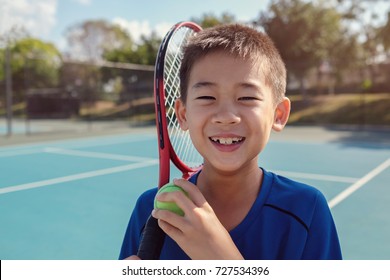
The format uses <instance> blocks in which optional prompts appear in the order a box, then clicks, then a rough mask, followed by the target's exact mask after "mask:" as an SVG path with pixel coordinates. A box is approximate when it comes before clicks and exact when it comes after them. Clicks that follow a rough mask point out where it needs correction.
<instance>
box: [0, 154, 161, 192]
mask: <svg viewBox="0 0 390 280" xmlns="http://www.w3.org/2000/svg"><path fill="white" fill-rule="evenodd" d="M157 163H158V160H150V161H144V162H139V163H133V164H128V165H123V166H118V167H112V168H106V169H100V170H95V171H90V172H85V173H79V174H74V175H69V176H64V177H58V178H54V179H48V180H43V181H37V182H32V183H27V184H21V185H15V186H10V187H5V188H1V189H0V195H1V194H5V193H11V192H16V191H23V190H29V189H34V188H40V187H44V186H48V185H54V184H60V183H65V182H70V181H77V180H81V179H87V178H91V177H96V176H102V175H108V174H113V173H118V172H123V171H128V170H133V169H137V168H142V167H147V166H151V165H155V164H157Z"/></svg>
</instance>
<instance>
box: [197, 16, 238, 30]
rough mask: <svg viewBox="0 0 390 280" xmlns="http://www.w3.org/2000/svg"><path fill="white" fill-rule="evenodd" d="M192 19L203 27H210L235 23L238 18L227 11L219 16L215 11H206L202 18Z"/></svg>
mask: <svg viewBox="0 0 390 280" xmlns="http://www.w3.org/2000/svg"><path fill="white" fill-rule="evenodd" d="M191 21H193V22H196V23H197V24H199V25H200V26H202V27H203V28H208V27H213V26H216V25H219V24H224V23H234V22H235V21H236V20H235V17H234V15H232V14H230V13H227V12H225V13H222V15H221V16H220V17H219V18H218V17H217V16H216V15H214V14H213V13H205V14H203V15H202V16H201V17H200V18H192V19H191Z"/></svg>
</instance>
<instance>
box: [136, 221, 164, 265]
mask: <svg viewBox="0 0 390 280" xmlns="http://www.w3.org/2000/svg"><path fill="white" fill-rule="evenodd" d="M164 239H165V232H164V231H163V230H162V229H161V228H160V227H159V225H158V220H157V219H155V218H153V217H152V216H150V217H149V218H148V221H147V222H146V225H145V228H144V231H143V235H142V239H141V243H140V245H139V248H138V253H137V256H138V257H139V258H140V259H141V260H158V259H159V258H160V253H161V249H162V247H163V245H164Z"/></svg>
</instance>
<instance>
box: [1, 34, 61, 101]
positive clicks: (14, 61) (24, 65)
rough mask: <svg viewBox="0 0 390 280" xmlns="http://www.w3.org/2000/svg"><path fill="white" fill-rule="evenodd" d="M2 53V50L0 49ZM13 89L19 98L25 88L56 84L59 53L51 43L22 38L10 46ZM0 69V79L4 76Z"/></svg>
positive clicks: (59, 61) (59, 63) (53, 85)
mask: <svg viewBox="0 0 390 280" xmlns="http://www.w3.org/2000/svg"><path fill="white" fill-rule="evenodd" d="M2 52H3V53H4V50H2ZM10 52H11V71H12V79H13V89H14V91H15V93H16V95H15V97H16V99H20V98H21V96H22V94H23V91H24V90H25V89H26V88H42V87H55V86H56V85H57V84H58V79H59V75H58V74H59V69H60V67H61V54H60V52H59V51H58V49H57V48H56V47H55V46H54V45H53V44H51V43H46V42H43V41H41V40H39V39H36V38H24V39H20V40H18V41H16V42H14V43H13V44H12V45H11V46H10ZM3 71H4V69H3V67H2V68H1V69H0V79H1V77H2V76H4V72H3Z"/></svg>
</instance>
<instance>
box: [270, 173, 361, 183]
mask: <svg viewBox="0 0 390 280" xmlns="http://www.w3.org/2000/svg"><path fill="white" fill-rule="evenodd" d="M274 172H275V173H277V174H280V175H283V176H287V177H294V178H300V179H312V180H318V181H330V182H339V183H355V182H356V181H357V180H359V178H353V177H343V176H333V175H325V174H315V173H302V172H290V171H283V170H275V171H274Z"/></svg>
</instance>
